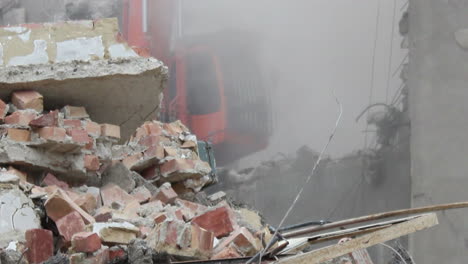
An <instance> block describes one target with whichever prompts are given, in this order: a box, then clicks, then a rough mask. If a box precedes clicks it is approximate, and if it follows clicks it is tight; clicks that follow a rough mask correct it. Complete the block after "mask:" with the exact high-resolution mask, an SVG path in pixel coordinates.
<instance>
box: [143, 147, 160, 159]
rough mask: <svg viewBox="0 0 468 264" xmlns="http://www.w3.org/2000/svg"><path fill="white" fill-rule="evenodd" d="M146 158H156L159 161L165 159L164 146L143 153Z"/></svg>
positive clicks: (151, 148)
mask: <svg viewBox="0 0 468 264" xmlns="http://www.w3.org/2000/svg"><path fill="white" fill-rule="evenodd" d="M143 154H144V155H143V156H144V157H145V158H156V159H158V160H162V159H164V148H163V147H162V146H152V147H149V148H148V149H147V150H145V152H144V153H143Z"/></svg>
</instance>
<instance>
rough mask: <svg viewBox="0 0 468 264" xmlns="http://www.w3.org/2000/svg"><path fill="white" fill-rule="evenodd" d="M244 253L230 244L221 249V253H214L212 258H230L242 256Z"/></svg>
mask: <svg viewBox="0 0 468 264" xmlns="http://www.w3.org/2000/svg"><path fill="white" fill-rule="evenodd" d="M241 257H242V255H241V254H239V252H238V251H237V249H236V248H235V247H234V246H232V245H231V246H229V247H226V248H224V249H223V250H221V251H220V252H219V253H217V254H214V255H213V256H212V257H211V259H213V260H214V259H230V258H241Z"/></svg>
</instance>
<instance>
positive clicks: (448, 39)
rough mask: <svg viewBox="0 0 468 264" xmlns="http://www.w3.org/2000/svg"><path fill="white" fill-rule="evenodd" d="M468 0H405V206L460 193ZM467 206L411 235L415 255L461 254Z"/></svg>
mask: <svg viewBox="0 0 468 264" xmlns="http://www.w3.org/2000/svg"><path fill="white" fill-rule="evenodd" d="M467 7H468V1H439V0H410V7H409V16H408V19H409V33H408V34H409V48H410V56H409V85H408V86H409V106H410V117H411V123H412V125H411V163H412V164H411V165H412V175H411V177H412V206H415V207H417V206H423V205H429V204H436V203H445V202H453V201H460V200H466V197H467V195H466V186H467V185H468V177H467V176H466V174H467V171H468V163H467V162H466V156H467V153H468V140H467V133H466V131H468V123H467V122H466V121H465V120H466V116H467V114H468V105H467V104H466V98H467V97H468V90H467V83H468V75H467V65H468V51H467V48H468V46H467V42H466V39H467V33H466V28H467V27H468V16H467V15H466V14H467V12H466V10H467ZM467 218H468V212H467V211H466V210H460V211H454V212H447V213H443V214H441V215H440V218H439V221H440V225H439V226H438V227H437V228H436V229H433V230H431V231H430V232H426V233H423V234H416V235H414V237H413V238H414V239H413V240H412V243H411V248H410V250H411V251H412V252H413V254H414V258H415V261H416V263H464V262H466V259H468V250H467V247H468V243H467V241H468V226H467V225H466V219H467Z"/></svg>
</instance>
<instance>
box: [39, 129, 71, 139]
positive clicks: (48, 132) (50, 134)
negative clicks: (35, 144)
mask: <svg viewBox="0 0 468 264" xmlns="http://www.w3.org/2000/svg"><path fill="white" fill-rule="evenodd" d="M37 132H38V133H39V136H40V137H41V138H43V139H47V140H53V141H64V140H65V137H66V136H67V133H66V131H65V129H64V128H61V127H43V128H40V129H38V130H37Z"/></svg>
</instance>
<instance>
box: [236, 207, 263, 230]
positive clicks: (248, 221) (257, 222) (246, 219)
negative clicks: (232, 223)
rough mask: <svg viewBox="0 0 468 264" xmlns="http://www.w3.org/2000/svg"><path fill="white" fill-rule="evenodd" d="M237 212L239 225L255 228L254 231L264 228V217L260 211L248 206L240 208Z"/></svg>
mask: <svg viewBox="0 0 468 264" xmlns="http://www.w3.org/2000/svg"><path fill="white" fill-rule="evenodd" d="M235 213H236V215H237V222H238V223H239V225H241V226H244V227H247V228H248V229H249V230H253V232H258V231H260V230H261V229H263V225H262V218H261V217H260V215H259V214H258V212H256V211H254V210H250V209H247V208H239V209H238V210H236V211H235Z"/></svg>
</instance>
